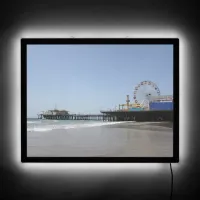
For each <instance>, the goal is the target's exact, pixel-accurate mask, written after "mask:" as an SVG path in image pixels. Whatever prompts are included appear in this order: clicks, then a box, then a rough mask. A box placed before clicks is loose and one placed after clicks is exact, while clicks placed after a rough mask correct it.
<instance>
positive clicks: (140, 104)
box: [118, 81, 173, 110]
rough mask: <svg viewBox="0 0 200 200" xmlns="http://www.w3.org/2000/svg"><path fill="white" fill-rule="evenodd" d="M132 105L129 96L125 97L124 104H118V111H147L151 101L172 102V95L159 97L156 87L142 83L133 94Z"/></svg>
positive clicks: (147, 82) (148, 82)
mask: <svg viewBox="0 0 200 200" xmlns="http://www.w3.org/2000/svg"><path fill="white" fill-rule="evenodd" d="M133 101H134V102H133V103H130V99H129V95H127V96H126V104H119V109H118V110H134V109H135V110H137V109H140V110H141V109H142V110H149V103H150V102H152V101H154V102H155V101H157V102H167V101H173V96H172V95H164V96H163V95H162V96H161V95H160V90H159V88H158V86H157V85H156V84H155V83H153V82H152V81H142V82H141V83H139V84H138V85H137V86H136V87H135V89H134V93H133Z"/></svg>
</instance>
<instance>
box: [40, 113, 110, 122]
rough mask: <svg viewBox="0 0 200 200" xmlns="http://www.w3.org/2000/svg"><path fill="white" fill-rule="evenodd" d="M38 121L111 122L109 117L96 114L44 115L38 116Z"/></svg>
mask: <svg viewBox="0 0 200 200" xmlns="http://www.w3.org/2000/svg"><path fill="white" fill-rule="evenodd" d="M38 119H48V120H98V121H111V117H109V116H107V115H105V114H98V115H81V114H68V115H45V114H38Z"/></svg>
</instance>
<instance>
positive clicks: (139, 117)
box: [38, 110, 173, 121]
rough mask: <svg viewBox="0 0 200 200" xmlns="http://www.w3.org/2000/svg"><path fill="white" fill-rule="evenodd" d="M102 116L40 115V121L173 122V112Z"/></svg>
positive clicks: (109, 112) (126, 113)
mask: <svg viewBox="0 0 200 200" xmlns="http://www.w3.org/2000/svg"><path fill="white" fill-rule="evenodd" d="M101 113H102V114H96V115H94V114H67V115H50V114H48V115H47V114H38V119H49V120H99V121H173V110H148V111H101Z"/></svg>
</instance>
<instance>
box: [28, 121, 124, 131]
mask: <svg viewBox="0 0 200 200" xmlns="http://www.w3.org/2000/svg"><path fill="white" fill-rule="evenodd" d="M121 123H126V121H123V122H102V123H88V124H68V125H66V124H65V125H64V124H63V125H49V126H45V127H33V128H27V131H28V132H35V131H39V132H44V131H51V130H55V129H74V128H76V129H78V128H89V127H98V126H106V125H114V124H121Z"/></svg>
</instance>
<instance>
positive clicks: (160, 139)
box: [27, 122, 173, 157]
mask: <svg viewBox="0 0 200 200" xmlns="http://www.w3.org/2000/svg"><path fill="white" fill-rule="evenodd" d="M172 127H173V124H172V123H168V122H158V123H152V122H151V123H148V122H142V123H139V122H126V123H122V124H115V125H106V126H100V127H89V128H87V127H86V128H77V129H67V130H66V129H65V130H64V129H60V130H52V131H46V132H28V133H27V144H28V146H27V155H28V157H88V156H92V157H172V156H173V129H172Z"/></svg>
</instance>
